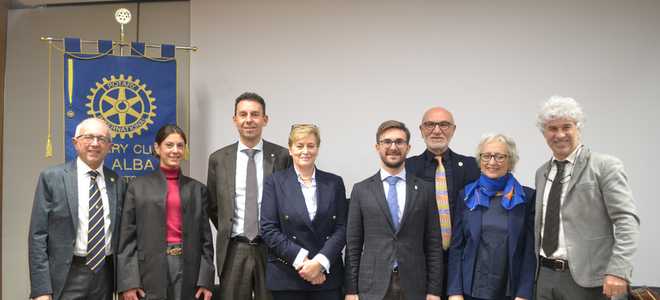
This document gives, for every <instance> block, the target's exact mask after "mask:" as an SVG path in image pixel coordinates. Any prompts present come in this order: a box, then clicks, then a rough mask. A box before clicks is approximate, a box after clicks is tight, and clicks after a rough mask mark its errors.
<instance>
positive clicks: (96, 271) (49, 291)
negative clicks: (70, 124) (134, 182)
mask: <svg viewBox="0 0 660 300" xmlns="http://www.w3.org/2000/svg"><path fill="white" fill-rule="evenodd" d="M72 142H73V144H74V146H75V147H76V150H77V151H78V157H77V158H76V159H74V160H72V161H70V162H68V163H66V164H62V165H59V166H55V167H52V168H49V169H46V170H44V171H43V172H41V175H40V176H39V181H38V183H37V190H36V192H35V195H34V204H33V205H32V217H31V219H30V231H29V236H28V249H29V264H30V287H31V292H30V297H31V298H32V299H35V300H36V299H38V300H46V299H50V300H57V299H67V300H69V299H74V300H75V299H99V300H110V299H112V294H113V292H114V290H115V273H116V272H115V270H116V264H115V262H116V260H115V259H113V256H114V255H113V254H114V253H115V252H116V250H117V243H118V237H119V224H120V223H121V222H120V221H121V214H122V207H123V203H124V194H125V192H126V180H125V179H124V177H121V176H119V174H117V173H115V172H113V171H112V170H110V169H108V168H106V167H104V166H103V159H105V157H106V155H108V152H109V151H110V149H112V146H113V144H112V136H111V133H110V129H109V128H108V126H107V125H106V124H105V123H104V122H103V121H102V120H100V119H95V118H90V119H87V120H84V121H82V122H81V123H80V124H79V125H78V127H76V134H75V137H74V138H72Z"/></svg>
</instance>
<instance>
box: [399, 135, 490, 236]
mask: <svg viewBox="0 0 660 300" xmlns="http://www.w3.org/2000/svg"><path fill="white" fill-rule="evenodd" d="M427 151H429V150H428V149H427V150H425V151H424V152H422V154H420V155H417V156H413V157H409V158H407V159H406V164H405V166H406V172H408V173H410V174H413V175H415V176H417V177H419V178H422V179H424V167H425V165H426V161H425V156H426V152H427ZM447 151H449V158H450V159H451V168H452V172H453V174H452V175H453V186H452V187H451V190H449V192H451V193H452V194H453V195H450V197H449V199H450V200H449V216H450V218H451V224H452V226H454V210H455V209H456V202H458V199H462V198H459V197H458V193H459V192H460V191H462V190H463V189H464V188H465V186H466V185H468V184H470V183H473V182H475V181H477V179H479V176H481V168H480V167H479V165H478V164H477V161H476V159H475V158H474V157H472V156H464V155H460V154H457V153H455V152H454V151H451V149H449V148H448V149H447ZM431 182H433V181H431ZM452 199H455V201H452Z"/></svg>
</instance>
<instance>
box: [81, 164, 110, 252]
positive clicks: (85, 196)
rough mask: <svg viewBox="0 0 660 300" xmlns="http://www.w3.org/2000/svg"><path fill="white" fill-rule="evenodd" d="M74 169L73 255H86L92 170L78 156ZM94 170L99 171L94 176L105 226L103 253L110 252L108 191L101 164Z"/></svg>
mask: <svg viewBox="0 0 660 300" xmlns="http://www.w3.org/2000/svg"><path fill="white" fill-rule="evenodd" d="M76 170H77V176H78V232H77V237H76V247H75V249H74V251H73V255H75V256H81V257H86V256H87V231H88V229H89V225H88V224H89V183H90V180H91V177H90V176H89V172H90V171H92V168H90V167H89V166H88V165H87V164H86V163H84V162H83V161H82V160H81V159H80V157H78V158H76ZM95 171H97V172H99V176H98V178H96V184H97V185H98V186H99V190H100V191H101V200H102V201H103V226H105V255H106V256H108V255H111V254H112V230H110V229H111V228H112V226H113V224H112V221H111V220H110V202H108V191H107V189H106V187H105V174H103V164H101V167H99V168H98V169H96V170H95Z"/></svg>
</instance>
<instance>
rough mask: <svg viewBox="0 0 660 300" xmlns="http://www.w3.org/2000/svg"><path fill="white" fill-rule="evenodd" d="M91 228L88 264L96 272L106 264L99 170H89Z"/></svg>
mask: <svg viewBox="0 0 660 300" xmlns="http://www.w3.org/2000/svg"><path fill="white" fill-rule="evenodd" d="M89 177H90V179H91V180H90V183H89V230H88V231H87V257H86V260H85V261H86V264H87V266H88V267H89V268H90V269H92V271H93V272H94V273H98V272H99V270H101V268H102V267H103V265H105V224H104V222H103V215H104V214H103V200H101V190H99V185H98V184H97V183H96V179H97V178H99V172H97V171H94V170H92V171H90V172H89Z"/></svg>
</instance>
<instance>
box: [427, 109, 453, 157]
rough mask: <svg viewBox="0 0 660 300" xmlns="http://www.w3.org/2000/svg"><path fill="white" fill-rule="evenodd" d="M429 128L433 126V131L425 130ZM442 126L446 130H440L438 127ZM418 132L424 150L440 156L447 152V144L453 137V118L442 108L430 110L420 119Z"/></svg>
mask: <svg viewBox="0 0 660 300" xmlns="http://www.w3.org/2000/svg"><path fill="white" fill-rule="evenodd" d="M431 122H432V123H433V124H431ZM436 123H440V124H436ZM431 126H434V127H433V129H427V128H426V127H431ZM443 126H444V127H448V128H446V129H441V128H440V127H443ZM419 130H420V131H421V133H422V138H423V139H424V143H426V148H427V149H428V150H429V151H431V152H432V153H433V154H435V155H440V154H442V153H444V152H445V151H447V148H449V142H450V141H451V138H452V137H453V136H454V131H455V130H456V125H454V116H453V115H452V114H451V112H449V111H448V110H446V109H444V108H442V107H434V108H431V109H429V110H428V111H427V112H426V113H425V114H424V116H423V117H422V125H419Z"/></svg>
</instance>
